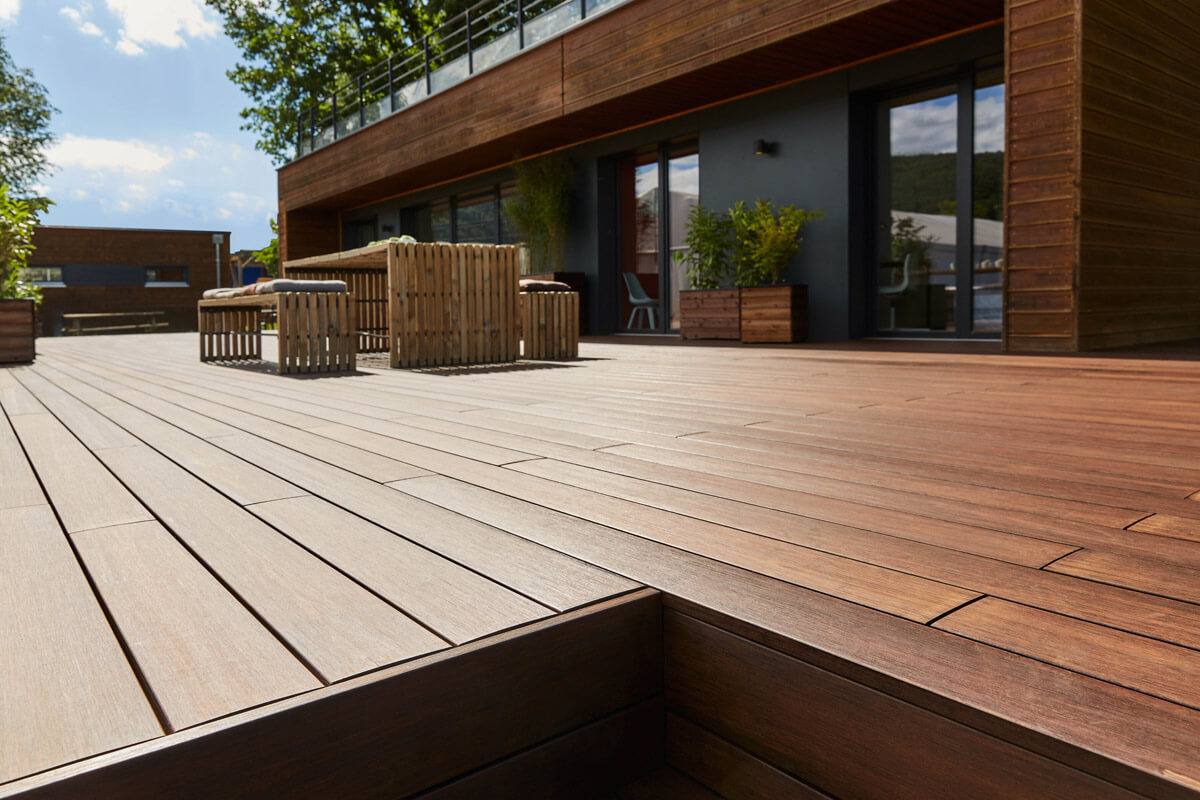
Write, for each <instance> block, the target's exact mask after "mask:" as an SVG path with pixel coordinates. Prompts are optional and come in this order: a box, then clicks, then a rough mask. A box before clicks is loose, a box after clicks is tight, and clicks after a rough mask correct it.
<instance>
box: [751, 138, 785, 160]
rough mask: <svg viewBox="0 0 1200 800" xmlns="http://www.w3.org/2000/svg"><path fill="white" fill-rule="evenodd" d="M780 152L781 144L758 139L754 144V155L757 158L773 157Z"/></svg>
mask: <svg viewBox="0 0 1200 800" xmlns="http://www.w3.org/2000/svg"><path fill="white" fill-rule="evenodd" d="M778 150H779V142H768V141H767V140H766V139H758V140H756V141H755V142H754V155H756V156H773V155H775V153H776V152H777V151H778Z"/></svg>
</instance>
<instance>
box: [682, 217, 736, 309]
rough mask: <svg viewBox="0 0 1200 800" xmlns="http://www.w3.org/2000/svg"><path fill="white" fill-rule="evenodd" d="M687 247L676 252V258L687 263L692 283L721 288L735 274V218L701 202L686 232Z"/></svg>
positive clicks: (689, 218) (697, 285)
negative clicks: (732, 258) (732, 272)
mask: <svg viewBox="0 0 1200 800" xmlns="http://www.w3.org/2000/svg"><path fill="white" fill-rule="evenodd" d="M683 241H684V244H685V245H687V250H682V251H680V252H678V253H676V254H675V260H676V261H678V262H679V263H681V264H685V265H686V266H687V278H688V283H689V284H690V285H691V287H692V288H693V289H719V288H721V285H722V284H723V283H726V282H727V281H728V280H729V278H730V277H731V269H730V267H731V263H732V262H731V261H730V257H729V254H730V252H731V251H732V250H733V243H734V240H733V221H732V220H731V219H730V218H729V215H728V214H719V213H717V212H716V211H712V210H709V209H707V208H705V207H704V206H701V205H699V204H697V205H695V206H692V210H691V211H689V212H688V220H687V228H686V233H685V234H684V240H683Z"/></svg>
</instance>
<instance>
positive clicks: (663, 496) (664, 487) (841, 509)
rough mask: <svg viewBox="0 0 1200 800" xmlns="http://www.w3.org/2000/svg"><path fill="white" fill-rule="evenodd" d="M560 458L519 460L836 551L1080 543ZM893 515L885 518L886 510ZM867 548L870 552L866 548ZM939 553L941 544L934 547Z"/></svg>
mask: <svg viewBox="0 0 1200 800" xmlns="http://www.w3.org/2000/svg"><path fill="white" fill-rule="evenodd" d="M583 461H585V459H582V458H579V459H577V460H576V463H566V462H563V461H550V460H542V461H530V462H525V463H521V464H514V465H512V468H513V469H515V470H518V471H520V472H526V473H530V474H536V475H539V476H541V477H544V478H549V479H551V480H557V481H560V482H565V483H570V484H572V485H574V486H577V487H579V488H588V489H591V490H593V491H598V492H603V493H605V494H608V495H611V496H614V497H622V498H625V499H629V500H634V501H636V502H639V503H643V504H645V505H652V506H656V507H658V508H661V509H663V510H668V511H674V512H676V513H680V514H685V515H689V516H694V517H698V518H701V519H707V520H709V521H710V522H714V523H717V524H720V525H730V526H733V527H745V528H746V529H748V530H752V531H755V532H759V533H763V534H768V535H771V536H775V537H777V538H785V539H787V540H789V541H793V542H795V543H798V544H800V543H804V542H806V541H807V542H811V543H813V544H810V545H808V546H819V545H817V544H815V543H817V542H824V543H825V546H822V547H820V549H826V547H828V546H830V545H832V546H833V548H834V551H837V548H838V547H839V546H841V545H843V544H849V543H851V542H853V541H855V540H861V541H864V542H875V541H878V540H879V538H880V537H879V536H878V535H877V534H884V535H885V536H886V537H889V538H892V537H894V538H895V539H899V540H904V541H911V542H913V543H921V544H922V545H933V546H936V547H941V548H948V549H953V550H961V551H963V552H967V553H971V554H974V555H981V556H986V557H988V558H994V559H999V560H1003V561H1009V562H1012V563H1015V564H1021V565H1024V566H1032V567H1040V566H1042V565H1044V564H1046V563H1049V562H1050V561H1053V560H1055V559H1057V558H1060V557H1062V556H1064V555H1066V554H1067V553H1069V552H1071V551H1072V550H1074V549H1075V547H1074V546H1068V545H1062V544H1057V543H1054V542H1049V541H1045V540H1040V539H1034V538H1029V537H1024V536H1019V535H1015V534H1010V533H1005V532H1001V531H994V530H987V529H981V528H972V527H970V526H965V525H952V524H940V525H939V524H938V523H937V522H936V521H935V520H928V519H925V518H922V517H919V516H917V515H912V514H901V513H894V514H890V515H889V514H887V513H859V515H858V516H857V517H855V516H853V515H854V514H855V512H859V511H860V507H859V506H857V505H854V504H851V503H844V502H841V501H826V500H824V499H823V498H819V497H813V496H812V495H807V494H803V493H800V492H791V491H788V490H778V491H770V490H767V489H764V488H762V487H760V486H759V485H756V484H752V483H749V482H747V481H741V480H737V479H734V478H722V477H718V476H708V475H704V474H695V473H692V474H689V473H687V472H685V471H683V470H678V471H674V472H672V471H667V470H664V469H662V468H661V467H658V466H657V465H654V466H651V465H647V466H646V467H641V466H639V465H637V464H636V463H635V464H634V465H629V464H626V463H622V462H620V461H619V460H614V459H613V457H610V458H608V459H605V460H603V461H595V462H592V463H593V464H595V465H596V468H588V467H585V466H580V465H579V462H583ZM889 516H890V517H891V518H890V519H888V518H887V517H889ZM862 552H869V550H868V551H862ZM929 552H936V551H929Z"/></svg>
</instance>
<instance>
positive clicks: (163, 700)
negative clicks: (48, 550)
mask: <svg viewBox="0 0 1200 800" xmlns="http://www.w3.org/2000/svg"><path fill="white" fill-rule="evenodd" d="M72 538H73V541H74V543H75V548H76V549H77V550H78V551H79V556H80V558H81V559H82V561H83V563H84V565H85V566H86V567H87V571H88V574H89V575H91V577H92V580H93V581H94V583H95V586H96V591H97V592H98V593H99V595H100V597H101V598H102V599H103V601H104V604H105V606H106V607H107V609H108V613H109V615H110V616H111V618H112V620H113V622H114V624H115V626H116V628H117V630H119V631H120V633H121V636H122V637H123V638H124V640H125V642H126V643H127V647H128V648H129V652H130V655H131V656H132V658H133V660H134V662H135V663H136V664H137V666H138V670H139V671H140V672H141V674H142V677H143V679H144V680H145V682H146V685H147V687H149V690H150V691H151V692H152V693H153V695H154V698H155V701H156V702H157V704H158V707H159V708H160V709H161V711H162V713H163V716H164V717H165V722H166V724H167V725H168V726H169V727H170V730H180V729H182V728H187V727H190V726H192V725H195V724H197V723H200V722H205V721H207V720H210V719H215V718H217V717H221V716H225V715H226V714H232V713H234V712H236V711H241V710H242V709H245V708H250V707H251V706H256V705H261V704H262V703H267V702H270V701H272V700H279V699H281V698H283V697H288V696H290V695H293V694H298V693H300V692H304V691H308V690H310V689H315V688H317V687H319V686H321V685H322V684H321V682H320V681H319V680H317V678H316V676H314V675H313V674H312V673H311V672H309V671H308V669H307V668H306V667H305V666H304V665H303V664H301V663H300V662H299V661H297V660H296V658H295V657H294V656H293V655H292V654H291V653H290V652H288V650H287V648H286V647H284V646H283V645H282V644H281V643H280V642H279V640H278V639H276V638H275V636H274V635H272V633H271V632H270V631H269V630H267V629H266V628H264V627H263V626H262V624H261V623H260V622H259V621H258V620H257V619H255V618H254V616H253V615H252V614H250V612H248V611H247V610H246V608H245V607H244V606H243V605H242V604H241V603H240V602H238V600H237V599H236V598H235V597H233V595H231V594H229V592H228V591H226V589H225V588H224V587H223V586H221V584H220V583H219V582H218V581H217V580H216V579H215V578H214V577H213V576H212V574H211V573H209V572H208V571H207V570H206V569H204V567H202V566H201V565H200V564H199V563H197V562H196V560H195V559H194V558H192V556H191V554H190V553H188V552H187V550H185V549H184V548H183V547H182V546H181V545H180V544H179V542H178V541H176V540H175V538H174V537H172V536H171V534H170V533H168V532H167V531H166V530H165V529H164V528H163V527H162V526H161V525H160V524H159V523H157V522H138V523H134V524H132V525H118V526H115V527H111V528H104V529H102V530H94V531H84V532H83V533H78V534H74V536H73V537H72Z"/></svg>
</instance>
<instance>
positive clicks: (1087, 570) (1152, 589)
mask: <svg viewBox="0 0 1200 800" xmlns="http://www.w3.org/2000/svg"><path fill="white" fill-rule="evenodd" d="M1046 569H1048V570H1052V571H1054V572H1061V573H1063V574H1065V575H1074V576H1076V577H1078V578H1087V579H1088V580H1092V581H1099V582H1101V583H1109V584H1112V585H1114V586H1124V587H1125V588H1127V589H1136V590H1137V591H1139V592H1146V593H1147V594H1157V595H1161V596H1163V597H1173V598H1175V599H1176V600H1185V601H1187V602H1189V603H1196V604H1198V605H1200V569H1189V568H1188V567H1181V566H1178V565H1175V564H1164V563H1162V562H1160V561H1150V560H1148V559H1144V558H1131V557H1129V556H1122V555H1117V554H1115V553H1105V552H1103V551H1100V550H1086V549H1085V550H1079V551H1077V552H1074V553H1072V554H1071V555H1069V556H1067V557H1065V558H1060V559H1059V560H1058V561H1055V562H1054V563H1053V564H1051V565H1049V566H1048V567H1046Z"/></svg>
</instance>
